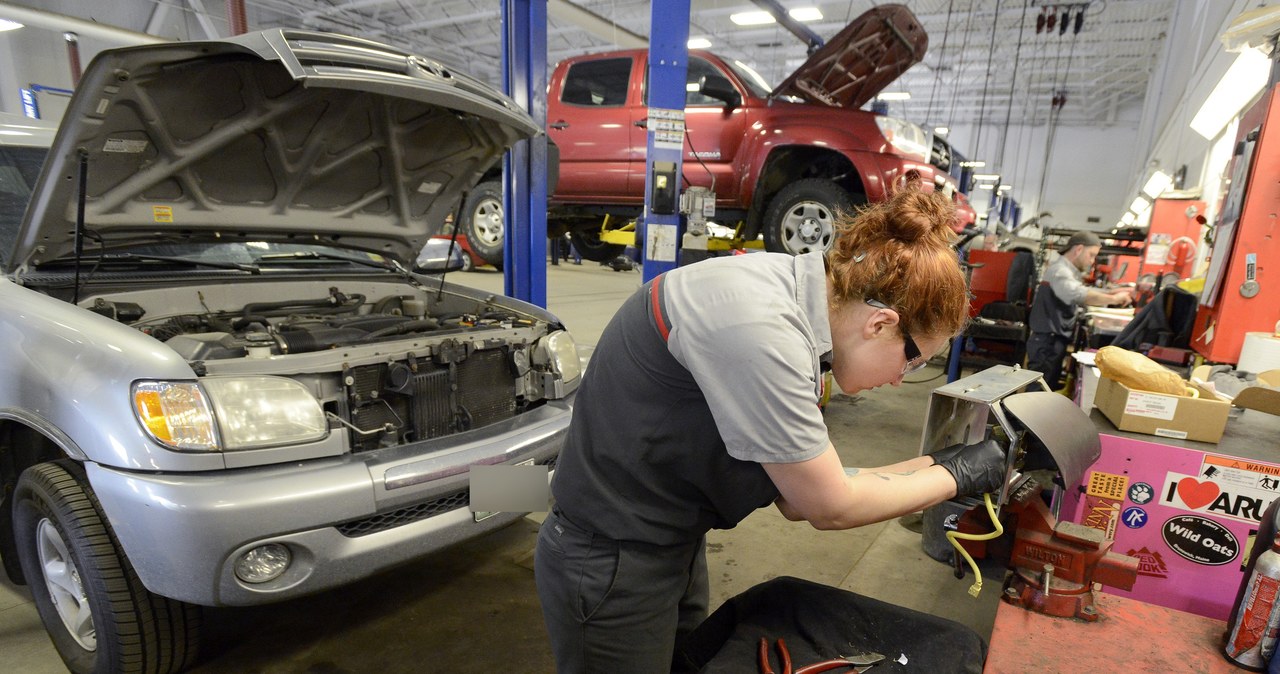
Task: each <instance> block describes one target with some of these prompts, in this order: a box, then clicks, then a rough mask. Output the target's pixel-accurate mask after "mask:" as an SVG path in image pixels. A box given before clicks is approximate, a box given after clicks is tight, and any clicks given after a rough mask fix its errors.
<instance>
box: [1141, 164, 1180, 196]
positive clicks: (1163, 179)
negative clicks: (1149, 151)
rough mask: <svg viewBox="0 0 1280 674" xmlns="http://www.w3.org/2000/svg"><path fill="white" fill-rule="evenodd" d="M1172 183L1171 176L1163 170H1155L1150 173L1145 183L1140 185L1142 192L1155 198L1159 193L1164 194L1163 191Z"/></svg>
mask: <svg viewBox="0 0 1280 674" xmlns="http://www.w3.org/2000/svg"><path fill="white" fill-rule="evenodd" d="M1172 184H1173V177H1171V176H1170V175H1169V174H1168V173H1165V172H1164V171H1156V172H1155V173H1152V174H1151V177H1150V178H1149V179H1148V180H1147V184H1146V185H1143V186H1142V193H1143V194H1145V195H1147V196H1149V197H1151V198H1152V199H1155V198H1156V197H1158V196H1160V195H1161V194H1164V191H1165V190H1167V189H1169V186H1170V185H1172Z"/></svg>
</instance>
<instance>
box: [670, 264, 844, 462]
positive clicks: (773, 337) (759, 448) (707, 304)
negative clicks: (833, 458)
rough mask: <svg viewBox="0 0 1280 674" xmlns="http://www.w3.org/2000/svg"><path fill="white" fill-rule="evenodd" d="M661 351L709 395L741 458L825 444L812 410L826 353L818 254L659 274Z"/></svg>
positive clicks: (827, 329)
mask: <svg viewBox="0 0 1280 674" xmlns="http://www.w3.org/2000/svg"><path fill="white" fill-rule="evenodd" d="M664 290H665V293H666V294H665V298H666V309H667V312H668V314H669V315H670V317H671V324H672V326H671V334H670V337H669V338H668V340H667V348H668V349H670V351H671V354H672V355H673V356H675V358H676V360H677V361H679V362H680V364H681V365H683V366H684V367H685V368H686V369H688V370H689V372H690V373H691V374H692V375H693V378H694V379H695V380H696V381H697V382H698V386H699V388H701V389H702V391H703V393H704V394H705V395H706V397H707V404H708V405H709V406H710V407H711V411H712V413H713V414H714V415H715V420H716V427H717V428H719V430H720V437H722V438H724V442H725V446H726V448H727V449H728V451H729V454H731V455H732V456H734V457H736V458H739V459H742V460H744V461H758V462H762V463H789V462H793V461H804V460H806V459H811V458H813V457H815V456H817V455H819V454H821V453H822V452H823V451H824V450H825V449H826V448H827V444H828V442H829V440H828V437H827V427H826V424H825V423H823V420H822V412H821V410H820V409H819V408H818V405H817V402H818V399H819V398H821V396H822V373H821V369H820V363H819V361H820V359H822V358H824V357H829V355H830V352H831V325H830V320H829V318H828V315H827V281H826V270H825V267H824V266H823V257H822V254H821V253H808V254H805V255H800V256H796V257H792V256H790V255H784V254H781V253H753V254H749V255H738V256H734V257H728V258H719V259H717V260H716V264H695V265H690V266H688V267H682V268H680V269H676V270H675V271H672V272H670V273H669V274H667V275H666V284H665V285H664Z"/></svg>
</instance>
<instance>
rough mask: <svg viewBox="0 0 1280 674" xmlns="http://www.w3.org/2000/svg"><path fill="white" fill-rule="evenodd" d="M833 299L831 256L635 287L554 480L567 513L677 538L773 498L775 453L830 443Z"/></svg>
mask: <svg viewBox="0 0 1280 674" xmlns="http://www.w3.org/2000/svg"><path fill="white" fill-rule="evenodd" d="M655 285H657V287H658V289H659V290H658V291H656V292H654V291H653V287H654V286H655ZM826 302H827V299H826V276H825V272H824V269H823V261H822V256H821V255H820V254H809V255H802V256H799V257H794V258H793V257H791V256H788V255H779V254H772V253H754V254H751V255H743V256H735V257H725V258H715V259H711V260H706V261H704V262H699V263H697V264H694V265H690V266H688V267H681V268H679V269H676V270H673V271H671V272H668V273H667V274H665V275H663V276H661V277H659V278H658V279H655V281H654V282H651V283H650V284H647V285H645V286H644V287H643V288H641V289H640V291H639V292H637V293H636V294H634V295H632V297H631V298H629V299H628V300H627V301H626V302H625V303H624V304H623V306H622V307H621V308H620V309H619V310H618V312H617V313H616V314H615V315H614V317H613V319H612V320H611V321H610V322H609V325H608V326H607V327H606V328H605V331H604V333H603V334H602V335H601V338H600V343H599V344H598V345H597V348H596V351H595V354H594V355H593V356H592V359H591V365H590V367H588V368H587V372H586V375H585V376H584V378H583V382H582V386H581V388H580V389H579V390H578V395H577V399H576V402H575V404H574V412H573V421H572V422H571V423H570V426H569V432H568V434H567V437H566V439H565V446H564V449H563V450H562V451H561V453H560V458H559V460H558V462H557V464H556V472H555V480H554V482H553V484H552V492H553V493H554V495H555V499H556V508H557V509H558V510H559V511H560V513H561V516H562V517H564V518H565V519H567V520H568V521H570V522H571V523H573V524H575V525H577V526H579V527H582V528H585V529H588V530H590V531H593V532H597V533H600V534H604V535H605V536H608V537H610V538H613V539H615V540H622V541H638V542H642V543H650V544H656V545H671V544H678V543H683V542H688V541H692V540H697V539H698V538H699V537H701V536H702V535H703V534H705V533H706V532H707V530H709V529H712V528H721V529H723V528H730V527H733V526H735V525H736V524H737V523H738V522H739V521H741V520H742V519H743V518H744V517H746V516H747V515H749V514H751V512H752V511H754V510H755V509H757V508H761V507H764V506H767V505H769V504H771V503H772V502H773V501H774V500H775V499H777V497H778V490H777V487H775V486H774V484H773V482H772V480H770V479H769V476H768V474H767V473H766V472H765V471H764V468H763V466H762V463H785V462H795V461H804V460H806V459H811V458H813V457H815V456H817V455H819V454H821V453H822V452H823V451H825V450H826V448H827V445H828V443H829V440H828V438H827V429H826V425H825V424H824V423H823V420H822V412H821V410H820V409H819V408H818V404H817V403H818V400H819V398H820V396H821V393H822V374H821V361H822V360H823V359H824V358H825V357H827V354H828V353H829V352H830V350H831V334H830V327H829V323H828V317H827V305H826Z"/></svg>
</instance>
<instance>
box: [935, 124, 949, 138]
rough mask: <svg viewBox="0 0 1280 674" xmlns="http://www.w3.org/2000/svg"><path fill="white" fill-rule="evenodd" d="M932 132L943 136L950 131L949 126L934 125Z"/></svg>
mask: <svg viewBox="0 0 1280 674" xmlns="http://www.w3.org/2000/svg"><path fill="white" fill-rule="evenodd" d="M933 132H934V133H936V134H938V135H939V136H945V135H947V134H949V133H951V128H950V127H946V126H935V127H933Z"/></svg>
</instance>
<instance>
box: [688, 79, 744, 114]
mask: <svg viewBox="0 0 1280 674" xmlns="http://www.w3.org/2000/svg"><path fill="white" fill-rule="evenodd" d="M698 91H699V92H700V93H701V94H702V95H703V96H707V97H710V98H714V99H716V100H717V101H724V104H725V105H726V106H728V107H730V108H733V107H737V106H738V104H740V103H742V98H741V97H740V96H738V90H737V89H734V88H733V85H732V84H730V83H729V80H727V79H725V78H723V77H707V76H706V75H703V76H702V77H701V78H699V80H698Z"/></svg>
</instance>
